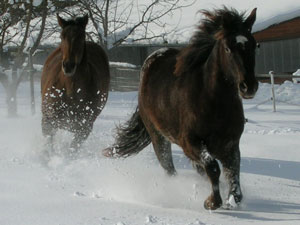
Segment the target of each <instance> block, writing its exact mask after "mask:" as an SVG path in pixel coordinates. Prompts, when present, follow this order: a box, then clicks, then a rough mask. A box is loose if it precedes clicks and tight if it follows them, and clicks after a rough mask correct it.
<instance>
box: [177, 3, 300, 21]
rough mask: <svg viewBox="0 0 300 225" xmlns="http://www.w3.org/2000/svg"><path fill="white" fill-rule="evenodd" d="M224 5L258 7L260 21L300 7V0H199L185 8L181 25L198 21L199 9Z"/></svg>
mask: <svg viewBox="0 0 300 225" xmlns="http://www.w3.org/2000/svg"><path fill="white" fill-rule="evenodd" d="M222 5H225V6H227V7H233V8H235V9H237V10H239V11H247V12H249V13H250V12H251V10H252V9H253V8H255V7H256V8H257V20H256V22H257V23H259V22H263V21H264V20H266V19H269V18H271V17H274V16H276V15H279V14H285V13H288V12H289V11H293V10H297V9H300V0H197V1H196V3H195V4H194V5H193V6H192V7H189V8H185V9H183V11H182V20H181V24H180V27H184V26H191V25H193V24H189V22H190V21H195V23H196V22H197V21H198V20H199V18H200V17H199V16H197V15H196V14H197V11H199V10H201V9H212V8H219V7H221V6H222ZM299 16H300V15H299Z"/></svg>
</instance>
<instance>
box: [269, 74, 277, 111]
mask: <svg viewBox="0 0 300 225" xmlns="http://www.w3.org/2000/svg"><path fill="white" fill-rule="evenodd" d="M269 74H270V78H271V91H272V101H273V112H276V102H275V91H274V72H273V71H270V72H269Z"/></svg>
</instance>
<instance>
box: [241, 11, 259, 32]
mask: <svg viewBox="0 0 300 225" xmlns="http://www.w3.org/2000/svg"><path fill="white" fill-rule="evenodd" d="M256 10H257V8H254V9H253V10H252V12H251V13H250V15H249V16H248V18H247V19H246V20H245V22H244V24H245V26H246V27H247V29H249V31H251V30H252V26H253V24H254V22H255V20H256Z"/></svg>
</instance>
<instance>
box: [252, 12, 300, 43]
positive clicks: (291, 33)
mask: <svg viewBox="0 0 300 225" xmlns="http://www.w3.org/2000/svg"><path fill="white" fill-rule="evenodd" d="M253 35H254V37H255V39H256V40H257V41H258V42H265V41H278V40H285V39H293V38H300V17H296V18H294V19H291V20H287V21H284V22H281V23H279V24H273V25H271V26H270V27H268V28H266V29H264V30H261V31H258V32H255V33H253Z"/></svg>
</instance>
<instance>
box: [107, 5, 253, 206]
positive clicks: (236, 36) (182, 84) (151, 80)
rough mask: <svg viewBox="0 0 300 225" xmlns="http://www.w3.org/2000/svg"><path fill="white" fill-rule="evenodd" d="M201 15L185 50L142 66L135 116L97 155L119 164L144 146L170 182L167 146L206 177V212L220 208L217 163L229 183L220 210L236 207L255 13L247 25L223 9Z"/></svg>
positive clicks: (152, 58)
mask: <svg viewBox="0 0 300 225" xmlns="http://www.w3.org/2000/svg"><path fill="white" fill-rule="evenodd" d="M203 14H204V15H205V16H206V18H205V19H204V20H203V21H202V23H201V25H200V26H199V27H198V31H197V32H196V33H195V34H194V36H193V38H192V40H191V43H190V44H189V46H188V47H187V48H185V49H183V50H181V51H179V50H176V49H171V48H166V49H162V50H159V51H156V52H154V53H153V54H152V55H150V56H149V57H148V58H147V59H146V61H145V63H144V65H143V67H142V71H141V76H142V77H141V84H140V89H139V100H138V107H137V110H136V112H135V113H134V114H133V116H132V117H131V119H130V120H129V121H128V122H127V123H126V124H125V125H124V126H121V127H119V128H118V129H117V137H116V142H115V144H114V145H113V146H112V147H111V148H107V149H105V150H104V151H103V154H104V155H105V156H108V157H127V156H130V155H132V154H135V153H138V152H139V151H141V150H142V149H143V148H145V147H146V146H147V145H148V144H150V143H151V142H152V144H153V147H154V150H155V153H156V155H157V158H158V160H159V162H160V164H161V166H162V167H163V168H164V169H165V170H166V171H167V173H168V174H170V175H174V174H175V173H176V171H175V168H174V165H173V161H172V155H171V142H172V143H175V144H177V145H179V146H180V147H182V149H183V151H184V153H185V154H186V156H187V157H188V158H189V159H190V160H191V161H192V162H193V165H194V167H195V168H196V169H197V171H198V172H199V173H200V174H203V173H204V172H205V173H206V174H207V176H208V178H209V180H210V182H211V185H212V193H211V195H210V196H209V197H208V198H207V199H206V200H205V202H204V207H205V208H206V209H212V210H214V209H217V208H219V207H220V206H221V205H222V199H221V196H220V192H219V176H220V168H219V165H218V162H217V160H219V161H220V162H221V163H222V165H223V169H224V172H225V176H226V178H227V179H228V182H229V194H228V199H227V206H229V207H230V206H236V205H237V204H239V203H240V202H241V200H242V192H241V188H240V180H239V177H240V149H239V142H240V137H241V134H242V133H243V129H244V122H245V117H244V111H243V106H242V100H241V97H244V98H253V97H254V95H255V93H256V91H257V87H258V82H257V80H256V79H255V74H254V66H255V65H254V64H255V49H256V41H255V39H254V38H253V36H252V35H251V29H252V26H253V24H254V22H255V19H256V9H254V10H253V11H252V12H251V14H250V15H249V16H248V17H247V18H245V17H244V14H240V13H238V12H237V11H236V10H234V9H227V8H223V9H219V10H215V11H203Z"/></svg>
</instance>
